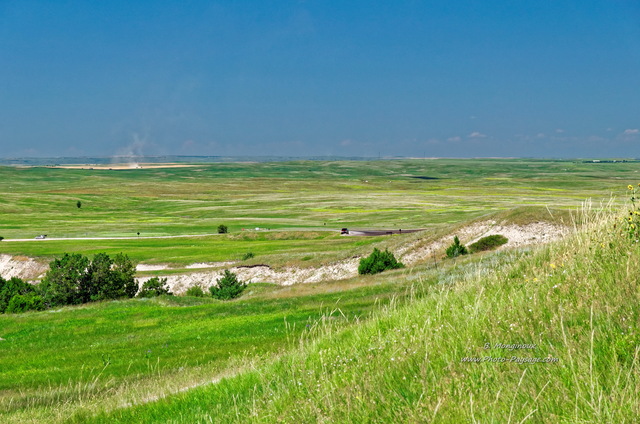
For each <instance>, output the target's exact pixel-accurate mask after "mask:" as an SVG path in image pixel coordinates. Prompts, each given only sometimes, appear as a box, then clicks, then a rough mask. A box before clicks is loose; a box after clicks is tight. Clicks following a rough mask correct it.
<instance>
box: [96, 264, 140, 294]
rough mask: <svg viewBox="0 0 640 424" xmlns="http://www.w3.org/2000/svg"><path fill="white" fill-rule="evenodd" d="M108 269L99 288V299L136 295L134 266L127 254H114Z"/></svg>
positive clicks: (136, 285) (136, 284) (136, 286)
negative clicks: (107, 275)
mask: <svg viewBox="0 0 640 424" xmlns="http://www.w3.org/2000/svg"><path fill="white" fill-rule="evenodd" d="M110 271H111V272H110V273H109V277H108V278H107V279H106V280H105V281H104V282H103V284H102V285H101V288H100V290H99V294H98V296H99V299H120V298H123V297H133V296H135V295H136V293H137V292H138V283H137V282H136V280H135V278H134V277H135V274H136V267H135V265H134V264H133V262H131V260H130V259H129V257H128V256H127V255H125V254H122V253H118V254H117V255H116V256H114V258H113V261H112V265H111V269H110Z"/></svg>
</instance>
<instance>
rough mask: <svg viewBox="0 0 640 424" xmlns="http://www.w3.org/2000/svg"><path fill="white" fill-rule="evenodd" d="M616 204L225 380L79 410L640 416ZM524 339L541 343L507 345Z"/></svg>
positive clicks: (514, 419) (115, 416) (485, 417)
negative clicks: (536, 244) (555, 238)
mask: <svg viewBox="0 0 640 424" xmlns="http://www.w3.org/2000/svg"><path fill="white" fill-rule="evenodd" d="M615 215H616V214H614V213H613V212H608V213H602V212H601V213H594V212H591V211H590V210H589V208H588V207H587V208H585V209H584V213H583V214H582V216H581V217H580V219H579V222H577V223H576V227H577V228H578V230H579V231H576V233H575V234H573V235H572V236H570V237H568V238H567V239H565V240H563V241H560V242H557V243H554V244H552V245H549V246H546V247H543V248H540V249H538V250H534V251H519V252H511V253H497V254H491V255H487V256H484V257H483V259H482V260H480V261H469V260H467V261H466V262H465V261H462V262H460V263H459V264H458V265H457V267H456V271H455V272H450V273H448V274H446V275H443V278H442V279H441V283H440V284H438V285H435V286H426V287H427V288H426V289H425V290H427V292H426V293H425V294H424V296H420V297H419V298H416V299H415V300H414V301H413V302H411V303H409V304H405V305H394V304H391V305H388V306H387V307H385V308H383V309H382V310H380V311H379V312H377V313H376V314H375V316H374V318H373V319H371V320H368V321H366V322H358V323H356V324H354V325H352V326H350V327H348V328H346V329H345V328H343V327H337V326H334V325H332V324H331V322H330V321H329V322H326V323H325V324H322V325H317V326H314V327H313V328H312V329H311V330H310V332H309V333H308V334H307V336H306V337H303V338H302V339H301V342H300V346H299V347H298V348H296V349H294V350H292V351H290V352H289V353H287V354H285V355H284V356H282V357H279V358H275V359H274V360H273V362H271V363H270V364H267V365H265V364H260V365H257V366H254V367H253V368H251V369H249V370H246V371H243V372H241V373H239V374H238V375H236V376H235V377H229V378H225V379H223V380H222V381H220V382H219V383H217V384H215V385H211V386H206V387H202V388H198V389H194V390H191V391H188V392H185V393H182V394H179V395H174V396H171V397H168V398H165V399H161V400H158V401H155V402H151V403H148V404H144V405H138V406H134V407H130V408H123V409H119V410H115V411H113V410H112V411H105V412H104V413H102V414H101V415H99V416H97V417H91V416H88V415H77V416H76V417H75V418H74V419H75V421H77V422H84V421H88V422H109V423H113V422H145V423H149V422H163V423H165V422H167V423H169V422H170V423H178V422H180V423H183V422H184V423H187V422H188V423H193V422H225V423H226V422H238V423H246V422H262V423H272V422H291V423H293V422H296V423H307V422H327V423H328V422H336V423H338V422H339V423H362V422H378V423H389V422H445V423H462V422H482V423H525V422H526V423H529V422H535V423H539V422H541V423H545V422H549V423H605V422H611V423H613V422H615V423H633V422H637V419H638V417H639V416H640V377H639V376H640V374H639V373H638V371H639V370H638V358H639V349H640V336H639V331H638V330H639V325H640V308H638V305H639V303H640V302H639V300H640V290H639V286H638V277H637V276H638V275H640V261H639V260H638V258H639V254H640V250H639V249H640V248H639V246H638V243H636V242H635V240H629V237H627V235H626V234H625V233H624V232H621V231H620V228H619V227H614V224H615V222H616V217H615ZM487 344H488V346H487ZM513 344H525V345H535V348H531V349H515V350H510V349H505V348H503V347H502V346H501V345H513ZM487 347H489V348H488V349H487ZM476 357H477V358H480V362H468V361H465V360H464V358H476ZM512 357H515V358H519V361H520V362H495V361H496V360H491V359H490V360H487V359H484V358H512ZM531 358H540V359H541V360H545V361H550V362H539V363H527V362H523V361H525V360H532V359H531ZM547 358H549V359H547ZM554 358H557V361H555V359H554ZM498 360H499V359H498Z"/></svg>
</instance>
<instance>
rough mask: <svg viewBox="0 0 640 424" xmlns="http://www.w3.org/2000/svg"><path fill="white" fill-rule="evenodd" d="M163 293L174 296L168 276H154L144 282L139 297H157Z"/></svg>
mask: <svg viewBox="0 0 640 424" xmlns="http://www.w3.org/2000/svg"><path fill="white" fill-rule="evenodd" d="M161 295H168V296H172V295H173V293H171V291H170V290H169V285H168V284H167V279H166V278H158V277H153V278H150V279H148V280H147V281H145V282H144V283H143V284H142V288H140V292H139V293H138V297H156V296H161Z"/></svg>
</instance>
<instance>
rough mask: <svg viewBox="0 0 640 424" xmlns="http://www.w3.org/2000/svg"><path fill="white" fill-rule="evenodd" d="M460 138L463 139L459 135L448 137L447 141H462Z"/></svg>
mask: <svg viewBox="0 0 640 424" xmlns="http://www.w3.org/2000/svg"><path fill="white" fill-rule="evenodd" d="M460 140H461V138H460V137H458V136H455V137H449V138H447V141H453V142H456V141H460Z"/></svg>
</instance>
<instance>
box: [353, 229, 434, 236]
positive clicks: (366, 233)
mask: <svg viewBox="0 0 640 424" xmlns="http://www.w3.org/2000/svg"><path fill="white" fill-rule="evenodd" d="M418 231H424V229H417V230H400V229H398V230H349V234H343V235H345V236H385V235H391V234H409V233H416V232H418Z"/></svg>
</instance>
